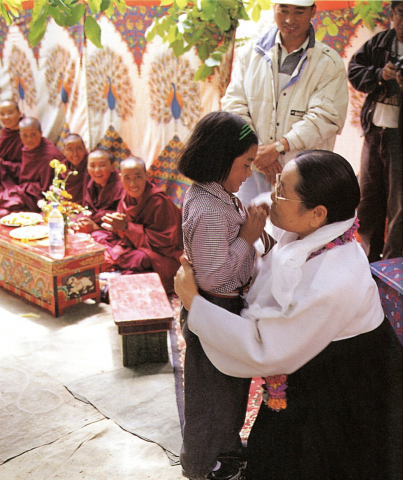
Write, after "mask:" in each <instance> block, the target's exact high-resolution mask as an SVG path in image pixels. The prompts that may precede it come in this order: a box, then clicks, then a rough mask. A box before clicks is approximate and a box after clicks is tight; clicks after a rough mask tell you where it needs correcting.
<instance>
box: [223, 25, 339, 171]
mask: <svg viewBox="0 0 403 480" xmlns="http://www.w3.org/2000/svg"><path fill="white" fill-rule="evenodd" d="M277 31H278V29H277V27H274V28H272V29H271V30H270V31H269V32H267V33H266V35H265V36H264V37H262V38H261V39H260V40H259V41H258V42H256V43H250V44H248V45H246V46H245V47H243V48H242V50H241V52H240V54H239V59H238V62H236V64H235V66H234V70H233V73H232V77H231V82H230V84H229V86H228V89H227V91H226V94H225V96H224V97H223V99H222V101H221V104H222V108H223V110H226V111H228V112H232V113H235V114H237V115H240V116H241V117H242V118H244V119H245V120H246V121H247V122H248V123H250V124H251V125H252V127H253V128H254V129H255V131H256V133H257V135H258V137H259V141H260V143H262V144H264V145H269V144H271V143H273V142H275V141H277V140H280V139H281V138H282V137H285V138H286V139H287V140H288V141H289V142H290V144H292V145H293V146H294V147H295V150H292V151H290V152H288V153H287V154H286V155H281V156H279V160H280V161H282V162H283V164H285V163H287V162H288V161H289V160H291V159H292V158H293V157H294V156H295V153H296V150H297V151H299V150H306V149H323V150H333V147H334V143H335V140H336V135H337V134H338V133H340V132H341V130H342V128H343V125H344V122H345V119H346V115H347V106H348V89H347V75H346V71H345V68H344V64H343V61H342V60H341V58H340V56H339V54H338V53H337V52H336V51H335V50H333V49H332V48H330V47H328V46H327V45H324V44H323V43H321V42H318V41H315V33H314V30H313V27H312V26H311V27H310V30H309V43H308V48H307V49H306V50H305V52H304V54H303V55H302V58H301V60H300V62H299V64H298V66H297V68H296V69H295V72H294V74H293V75H292V76H291V78H290V80H289V82H288V84H287V85H286V87H285V88H284V89H283V91H282V92H281V93H280V96H279V98H278V99H277V81H278V47H277V45H276V43H275V38H276V34H277ZM276 104H277V105H276Z"/></svg>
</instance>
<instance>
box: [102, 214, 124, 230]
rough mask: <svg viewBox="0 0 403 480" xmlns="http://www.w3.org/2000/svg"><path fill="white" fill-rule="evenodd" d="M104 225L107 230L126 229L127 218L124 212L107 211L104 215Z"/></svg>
mask: <svg viewBox="0 0 403 480" xmlns="http://www.w3.org/2000/svg"><path fill="white" fill-rule="evenodd" d="M102 222H103V223H102V225H101V227H102V228H104V229H105V230H109V231H110V232H112V231H117V230H125V229H126V227H127V224H128V222H127V219H126V215H125V214H124V213H118V212H115V213H107V214H106V215H104V216H103V217H102Z"/></svg>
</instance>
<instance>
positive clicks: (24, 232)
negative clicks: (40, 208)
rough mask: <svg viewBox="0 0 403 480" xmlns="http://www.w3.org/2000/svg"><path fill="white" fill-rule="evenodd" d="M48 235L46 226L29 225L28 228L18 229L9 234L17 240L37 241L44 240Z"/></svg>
mask: <svg viewBox="0 0 403 480" xmlns="http://www.w3.org/2000/svg"><path fill="white" fill-rule="evenodd" d="M48 234H49V229H48V227H47V225H30V226H28V227H20V228H16V229H15V230H12V231H11V232H10V237H13V238H16V239H17V240H39V239H40V238H45V237H47V236H48Z"/></svg>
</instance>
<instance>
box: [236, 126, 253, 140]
mask: <svg viewBox="0 0 403 480" xmlns="http://www.w3.org/2000/svg"><path fill="white" fill-rule="evenodd" d="M250 132H253V129H252V127H251V126H250V125H249V123H245V125H244V126H243V127H242V128H241V131H240V132H239V141H241V140H242V139H244V138H245V137H246V136H247V135H249V134H250Z"/></svg>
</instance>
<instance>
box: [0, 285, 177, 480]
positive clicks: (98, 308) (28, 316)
mask: <svg viewBox="0 0 403 480" xmlns="http://www.w3.org/2000/svg"><path fill="white" fill-rule="evenodd" d="M11 364H12V365H14V366H15V365H20V366H21V369H20V370H22V369H24V368H25V369H30V370H32V371H35V372H36V374H39V376H40V375H43V376H44V377H46V378H48V379H49V381H52V382H53V383H54V384H55V388H58V387H59V386H60V387H63V386H64V385H66V384H68V383H71V382H73V381H75V380H78V379H80V378H84V377H87V376H91V375H95V374H99V373H102V372H109V371H112V370H115V369H118V368H121V367H122V360H121V351H120V339H119V336H118V334H117V329H116V326H115V324H114V323H113V319H112V314H111V308H110V306H109V305H105V304H99V305H97V304H95V303H93V302H92V301H87V303H81V304H77V305H75V306H73V307H70V308H68V309H66V310H65V313H64V314H63V316H61V317H59V318H54V317H53V316H52V315H50V314H49V313H48V312H47V311H45V310H43V309H42V308H40V307H37V306H35V305H33V304H31V303H28V302H27V301H25V300H23V299H20V298H18V297H17V296H15V295H14V294H12V293H10V292H8V291H5V290H3V289H0V366H2V367H4V366H6V368H7V366H8V365H11ZM172 375H173V374H172ZM3 386H4V384H3ZM1 387H2V379H1V378H0V410H1V409H2V408H3V406H4V402H3V405H2V403H1V400H2V396H3V398H5V397H6V393H7V392H4V391H3V392H2V391H1V390H2V389H1ZM64 390H65V389H64V387H63V392H64ZM66 392H67V390H66ZM63 395H67V396H71V399H72V401H74V402H78V403H80V404H82V403H83V402H79V401H78V400H75V399H74V397H73V396H72V395H70V394H69V393H68V392H67V393H63ZM69 401H70V400H69ZM83 405H86V404H83ZM74 406H75V407H76V408H77V407H79V408H81V407H80V405H77V404H75V403H74ZM83 408H84V407H83ZM85 408H87V409H91V410H93V412H88V411H87V413H88V415H87V413H86V416H91V415H93V416H94V421H93V422H90V423H88V424H86V425H84V426H81V427H80V428H77V429H76V430H75V431H73V432H71V433H70V432H69V434H66V435H60V438H58V439H57V440H54V439H53V440H51V441H45V440H44V441H43V445H41V446H37V447H35V448H33V449H31V450H29V451H25V452H23V453H21V454H19V455H18V456H15V457H14V458H11V459H10V460H8V461H6V462H5V463H3V464H2V465H0V478H1V479H2V480H20V479H21V480H23V479H24V480H27V479H29V480H31V479H32V480H47V479H64V480H77V479H86V480H88V479H91V480H112V479H119V480H121V479H122V478H125V479H129V480H145V479H152V480H179V479H181V478H183V477H182V475H181V468H180V466H171V465H170V463H169V460H168V457H167V455H166V454H165V452H164V450H163V449H162V448H161V447H159V446H158V445H156V444H154V443H150V442H146V441H144V440H142V439H140V438H139V437H137V436H135V435H133V434H131V433H128V432H126V431H124V430H123V429H121V428H120V427H119V426H118V425H116V424H115V423H114V422H112V420H109V419H107V418H105V417H103V416H102V415H101V414H100V413H99V412H97V411H96V409H95V408H93V407H92V406H91V405H89V406H86V407H85ZM31 420H32V419H31ZM32 421H34V422H35V418H34V419H33V420H32ZM14 427H16V428H17V430H18V429H23V428H24V427H26V426H25V425H14ZM1 428H2V427H1V425H0V432H1ZM3 428H4V427H3ZM32 428H33V429H36V428H38V429H39V428H41V429H45V430H46V425H45V426H44V425H43V420H41V424H40V425H39V423H38V424H37V425H35V423H34V424H33V427H29V429H30V431H31V429H32ZM9 433H10V432H5V431H3V434H1V433H0V437H2V436H3V438H4V435H7V434H9ZM44 438H45V436H44ZM3 461H4V460H3Z"/></svg>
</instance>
